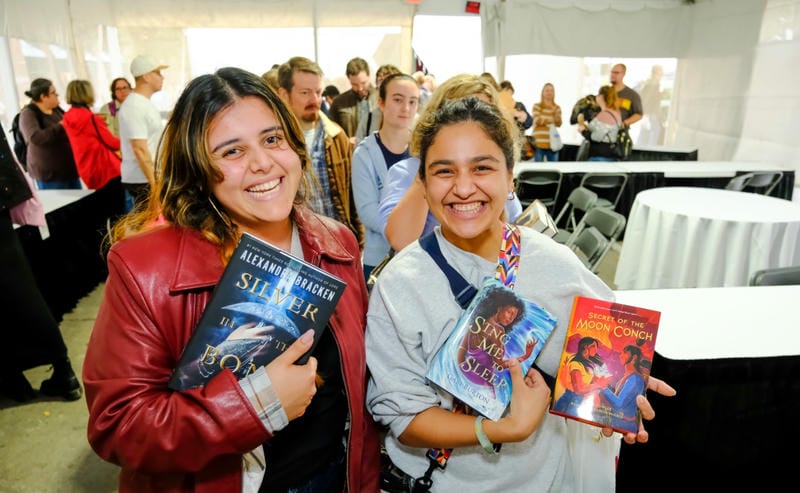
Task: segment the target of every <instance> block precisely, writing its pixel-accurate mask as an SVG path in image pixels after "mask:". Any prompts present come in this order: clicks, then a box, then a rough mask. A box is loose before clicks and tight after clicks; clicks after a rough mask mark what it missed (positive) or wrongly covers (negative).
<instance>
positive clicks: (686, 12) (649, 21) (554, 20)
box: [482, 0, 692, 58]
mask: <svg viewBox="0 0 800 493" xmlns="http://www.w3.org/2000/svg"><path fill="white" fill-rule="evenodd" d="M572 3H573V5H570V2H560V3H558V2H536V1H534V2H531V1H521V0H508V1H505V2H497V3H493V4H490V5H489V6H488V7H489V8H487V9H486V12H485V13H483V15H482V19H483V21H484V29H483V32H484V54H485V55H486V56H497V55H522V54H528V53H536V54H547V55H562V56H576V57H592V56H600V57H607V56H614V57H632V58H635V57H643V58H662V57H676V56H678V55H677V54H678V53H681V52H683V51H684V50H685V46H686V43H687V41H688V38H689V34H690V25H691V24H690V22H689V21H690V19H691V15H692V9H691V7H689V6H683V5H682V4H681V3H680V2H636V3H635V4H634V3H633V2H625V3H622V4H621V6H628V7H629V8H620V7H618V8H612V7H611V6H609V5H608V3H609V2H593V3H589V4H587V3H577V5H575V2H572ZM612 3H613V2H612ZM604 4H605V5H604ZM634 6H636V7H638V8H635V9H634V8H633V7H634Z"/></svg>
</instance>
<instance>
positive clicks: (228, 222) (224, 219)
mask: <svg viewBox="0 0 800 493" xmlns="http://www.w3.org/2000/svg"><path fill="white" fill-rule="evenodd" d="M208 203H209V204H211V208H212V209H214V212H216V213H217V215H218V216H219V218H220V219H222V222H223V223H225V226H226V227H227V228H229V229H232V228H233V225H232V224H231V219H230V218H229V217H228V216H226V215H225V214H223V213H222V212H221V211H220V210H219V209H218V208H217V204H215V203H214V201H213V200H212V199H211V197H210V196H209V197H208Z"/></svg>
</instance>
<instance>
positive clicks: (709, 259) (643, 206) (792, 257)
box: [614, 187, 800, 289]
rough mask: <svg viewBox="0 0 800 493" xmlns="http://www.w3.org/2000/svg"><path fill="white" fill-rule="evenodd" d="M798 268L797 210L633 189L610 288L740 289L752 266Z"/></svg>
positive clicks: (704, 192) (774, 202) (734, 196)
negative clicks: (633, 198)
mask: <svg viewBox="0 0 800 493" xmlns="http://www.w3.org/2000/svg"><path fill="white" fill-rule="evenodd" d="M791 265H800V205H798V204H796V203H793V202H790V201H788V200H782V199H777V198H774V197H767V196H764V195H759V194H753V193H744V192H732V191H728V190H719V189H711V188H684V187H666V188H653V189H650V190H645V191H643V192H640V193H639V194H637V196H636V200H635V201H634V203H633V207H632V208H631V213H630V216H629V218H628V225H627V229H626V230H625V240H624V242H623V245H622V251H621V252H620V258H619V263H618V264H617V272H616V275H615V278H614V282H615V283H616V285H617V288H618V289H652V288H698V287H715V286H746V285H747V284H748V281H749V279H750V276H751V275H752V274H753V273H754V272H755V271H757V270H759V269H765V268H769V267H786V266H791Z"/></svg>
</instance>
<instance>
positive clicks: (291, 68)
mask: <svg viewBox="0 0 800 493" xmlns="http://www.w3.org/2000/svg"><path fill="white" fill-rule="evenodd" d="M322 75H323V74H322V69H321V68H320V67H319V65H317V64H316V63H315V62H314V61H312V60H309V59H308V58H305V57H299V56H297V57H292V58H290V59H289V61H287V62H286V63H284V64H282V65H281V66H280V68H279V69H278V84H279V86H280V87H279V88H278V94H279V95H280V97H281V98H282V99H283V100H284V101H286V104H287V105H288V106H289V108H290V109H291V110H292V112H293V113H294V115H295V116H296V117H297V120H298V121H299V122H300V127H301V128H302V129H303V133H304V135H305V141H306V149H307V150H308V155H309V157H310V159H311V166H310V167H308V168H306V170H305V173H306V177H307V178H308V181H309V184H310V185H311V186H310V187H309V188H310V190H311V192H310V196H309V197H308V198H307V199H308V203H309V205H310V206H311V208H312V209H313V210H314V212H317V213H318V214H322V215H325V216H328V217H332V218H334V219H337V220H338V221H340V222H342V223H343V224H345V225H346V226H347V227H348V228H350V229H351V230H352V231H353V233H355V235H356V237H357V238H358V240H359V243H360V244H361V245H362V246H363V243H364V228H363V226H362V225H361V221H359V219H358V214H357V213H356V206H355V202H354V201H353V197H352V193H351V190H352V187H351V176H352V175H351V171H350V169H351V165H352V157H353V149H352V145H351V144H350V140H349V139H348V137H347V135H346V134H345V132H344V131H343V130H342V128H341V127H340V126H339V125H337V124H336V123H334V122H332V121H331V120H330V119H329V118H328V117H327V116H325V113H323V112H322V111H321V109H320V107H321V105H322Z"/></svg>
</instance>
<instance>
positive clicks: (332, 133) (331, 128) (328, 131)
mask: <svg viewBox="0 0 800 493" xmlns="http://www.w3.org/2000/svg"><path fill="white" fill-rule="evenodd" d="M319 119H320V120H322V129H323V130H324V131H325V135H326V136H328V137H336V136H337V135H338V134H339V132H344V130H342V127H340V126H339V125H337V124H336V123H334V121H333V120H331V119H330V118H328V116H327V115H326V114H325V113H323V112H322V111H320V112H319Z"/></svg>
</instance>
